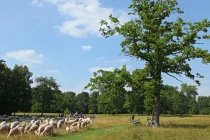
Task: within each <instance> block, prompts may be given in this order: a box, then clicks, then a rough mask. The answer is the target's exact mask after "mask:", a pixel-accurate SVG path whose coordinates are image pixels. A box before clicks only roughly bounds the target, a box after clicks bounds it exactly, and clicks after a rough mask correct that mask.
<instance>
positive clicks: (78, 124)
mask: <svg viewBox="0 0 210 140" xmlns="http://www.w3.org/2000/svg"><path fill="white" fill-rule="evenodd" d="M81 123H82V122H81V121H79V122H77V128H78V129H80V127H81Z"/></svg>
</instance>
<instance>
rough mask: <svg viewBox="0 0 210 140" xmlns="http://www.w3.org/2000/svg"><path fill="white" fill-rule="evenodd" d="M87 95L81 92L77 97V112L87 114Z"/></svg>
mask: <svg viewBox="0 0 210 140" xmlns="http://www.w3.org/2000/svg"><path fill="white" fill-rule="evenodd" d="M88 101H89V93H88V92H82V93H80V94H78V95H77V111H79V112H82V113H88Z"/></svg>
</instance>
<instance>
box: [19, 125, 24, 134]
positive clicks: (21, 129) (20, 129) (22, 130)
mask: <svg viewBox="0 0 210 140" xmlns="http://www.w3.org/2000/svg"><path fill="white" fill-rule="evenodd" d="M18 132H19V133H20V134H21V136H22V135H23V133H24V127H22V126H21V127H18Z"/></svg>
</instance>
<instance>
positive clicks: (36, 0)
mask: <svg viewBox="0 0 210 140" xmlns="http://www.w3.org/2000/svg"><path fill="white" fill-rule="evenodd" d="M31 4H33V5H37V6H38V7H43V6H44V5H43V3H42V2H40V1H39V0H32V1H31Z"/></svg>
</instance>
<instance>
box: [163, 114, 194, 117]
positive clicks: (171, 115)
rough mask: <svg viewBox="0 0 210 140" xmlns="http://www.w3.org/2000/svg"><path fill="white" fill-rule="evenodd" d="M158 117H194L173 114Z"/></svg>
mask: <svg viewBox="0 0 210 140" xmlns="http://www.w3.org/2000/svg"><path fill="white" fill-rule="evenodd" d="M160 117H180V118H185V117H194V116H193V115H188V114H185V115H180V114H174V115H167V114H163V115H161V116H160Z"/></svg>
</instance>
